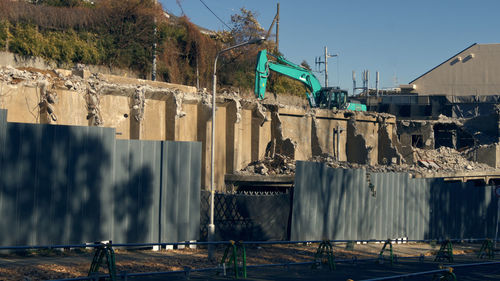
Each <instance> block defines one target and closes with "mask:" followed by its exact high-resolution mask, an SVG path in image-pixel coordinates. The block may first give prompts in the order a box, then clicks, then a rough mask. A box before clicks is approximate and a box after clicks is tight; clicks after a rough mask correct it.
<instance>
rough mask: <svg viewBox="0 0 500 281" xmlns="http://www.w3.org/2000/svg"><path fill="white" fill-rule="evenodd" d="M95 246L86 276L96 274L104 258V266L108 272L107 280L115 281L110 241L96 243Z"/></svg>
mask: <svg viewBox="0 0 500 281" xmlns="http://www.w3.org/2000/svg"><path fill="white" fill-rule="evenodd" d="M95 244H99V246H97V247H96V251H95V254H94V258H93V259H92V263H91V264H90V270H89V275H88V276H94V275H96V274H98V272H99V267H101V264H102V260H103V259H104V257H106V265H107V268H108V272H109V278H110V280H112V281H115V280H116V266H115V251H114V250H113V247H112V245H111V241H106V242H96V243H95Z"/></svg>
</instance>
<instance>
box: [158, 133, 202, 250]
mask: <svg viewBox="0 0 500 281" xmlns="http://www.w3.org/2000/svg"><path fill="white" fill-rule="evenodd" d="M163 151H164V159H163V161H164V162H163V163H164V167H165V169H164V171H163V182H164V185H163V189H162V196H161V197H162V201H161V202H162V203H161V210H160V213H161V217H162V219H161V220H162V224H161V225H160V228H161V237H162V241H168V242H180V241H184V240H197V239H198V237H199V224H200V206H199V202H200V189H199V186H200V185H199V183H200V182H199V180H197V179H196V180H190V178H194V177H197V178H201V165H200V163H201V158H200V155H201V145H200V143H188V142H166V145H165V146H164V148H163ZM198 161H199V162H198ZM195 185H197V186H198V188H194V187H196V186H195ZM192 199H197V201H196V202H191V203H190V200H192Z"/></svg>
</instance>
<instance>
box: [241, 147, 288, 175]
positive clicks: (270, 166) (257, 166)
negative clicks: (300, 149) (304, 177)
mask: <svg viewBox="0 0 500 281" xmlns="http://www.w3.org/2000/svg"><path fill="white" fill-rule="evenodd" d="M236 173H237V174H243V175H245V174H259V175H265V176H268V175H293V174H295V161H294V160H293V159H292V158H290V157H287V156H286V155H282V154H279V153H275V154H274V156H273V157H265V158H264V160H261V161H254V162H252V163H250V164H249V165H248V166H247V167H246V168H245V169H243V170H241V171H238V172H236Z"/></svg>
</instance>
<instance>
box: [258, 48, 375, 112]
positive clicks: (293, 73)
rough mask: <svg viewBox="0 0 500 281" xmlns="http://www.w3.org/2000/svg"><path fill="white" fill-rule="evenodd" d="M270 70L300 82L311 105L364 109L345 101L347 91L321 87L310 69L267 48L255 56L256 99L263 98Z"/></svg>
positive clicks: (363, 106)
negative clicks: (269, 57)
mask: <svg viewBox="0 0 500 281" xmlns="http://www.w3.org/2000/svg"><path fill="white" fill-rule="evenodd" d="M268 55H270V56H273V57H274V58H275V59H276V61H270V60H268V59H267V56H268ZM271 70H272V71H274V72H277V73H280V74H282V75H285V76H288V77H290V78H292V79H295V80H297V81H300V82H302V83H303V84H304V86H305V87H306V88H307V92H306V96H307V99H308V100H309V105H310V106H311V107H321V108H337V109H348V110H356V111H366V106H365V105H359V106H357V105H354V104H351V103H348V102H347V91H345V90H341V89H339V88H336V87H330V88H322V87H321V84H320V83H319V80H318V78H316V76H314V74H313V73H312V72H311V71H310V70H308V69H306V68H304V67H302V66H300V65H297V64H294V63H293V62H290V61H288V60H286V59H285V58H283V57H281V56H274V55H272V54H268V53H267V50H262V51H260V52H259V55H258V56H257V65H256V67H255V95H256V96H257V98H258V99H264V96H265V93H266V85H267V78H268V77H269V74H270V71H271Z"/></svg>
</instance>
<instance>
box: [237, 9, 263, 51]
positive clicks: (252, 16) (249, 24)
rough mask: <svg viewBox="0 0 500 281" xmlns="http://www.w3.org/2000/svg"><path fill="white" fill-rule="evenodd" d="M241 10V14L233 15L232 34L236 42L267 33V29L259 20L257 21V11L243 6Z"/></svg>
mask: <svg viewBox="0 0 500 281" xmlns="http://www.w3.org/2000/svg"><path fill="white" fill-rule="evenodd" d="M240 12H241V14H234V15H232V16H231V24H232V26H233V29H232V30H231V35H232V37H233V39H234V43H235V44H239V43H242V42H246V41H248V40H250V39H252V38H257V37H261V36H264V35H265V30H264V28H262V26H260V23H259V21H257V15H256V13H255V12H252V11H249V10H247V9H245V8H241V9H240Z"/></svg>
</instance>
